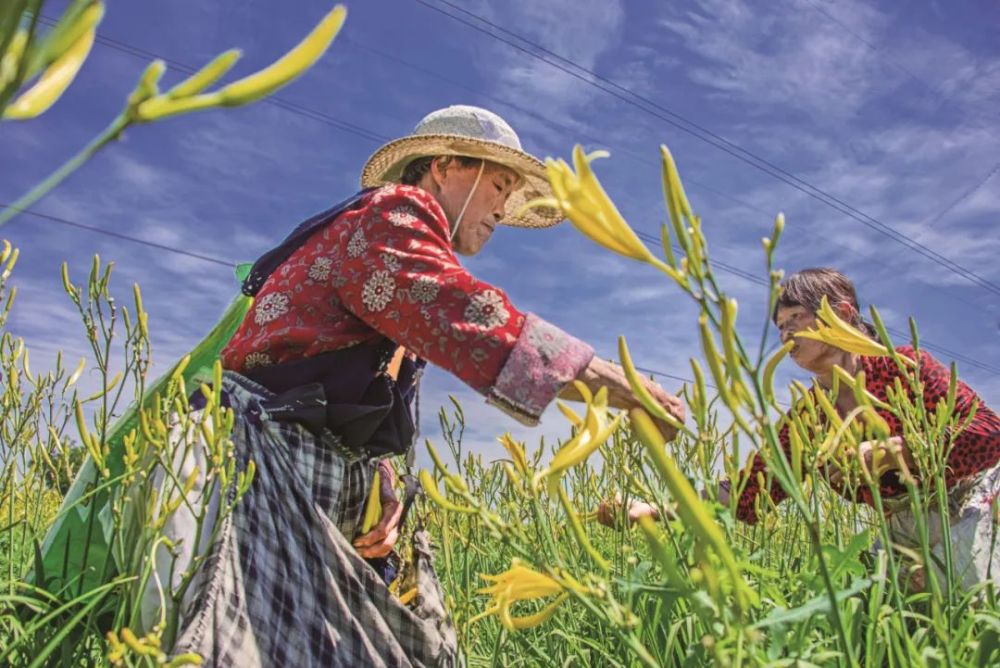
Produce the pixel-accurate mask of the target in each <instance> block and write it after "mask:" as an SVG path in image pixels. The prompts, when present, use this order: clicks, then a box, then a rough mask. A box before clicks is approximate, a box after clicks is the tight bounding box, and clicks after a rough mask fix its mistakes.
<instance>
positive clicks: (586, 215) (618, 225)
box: [522, 144, 655, 262]
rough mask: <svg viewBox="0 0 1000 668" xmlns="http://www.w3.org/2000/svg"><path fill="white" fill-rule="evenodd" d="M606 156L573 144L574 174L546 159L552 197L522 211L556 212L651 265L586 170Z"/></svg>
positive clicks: (614, 248)
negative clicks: (539, 208) (540, 207)
mask: <svg viewBox="0 0 1000 668" xmlns="http://www.w3.org/2000/svg"><path fill="white" fill-rule="evenodd" d="M608 155H609V154H608V152H607V151H594V152H593V153H589V154H587V153H584V152H583V147H581V146H580V145H579V144H577V145H576V146H575V147H573V165H574V167H576V172H575V173H574V171H573V168H572V167H570V166H569V165H568V164H567V163H566V161H565V160H562V159H559V160H553V159H552V158H549V159H547V160H546V161H545V169H546V172H547V174H548V177H549V183H550V184H551V186H552V192H553V193H554V194H555V196H554V197H545V198H541V199H537V200H532V201H531V202H528V203H527V204H526V205H525V206H524V208H525V209H528V208H532V207H536V206H546V207H551V208H556V209H560V210H561V211H562V212H563V214H564V215H565V216H566V217H567V218H569V220H570V222H571V223H573V227H575V228H576V229H578V230H580V232H582V233H583V234H584V235H585V236H587V237H589V238H590V239H592V240H593V241H595V242H597V243H598V244H600V245H602V246H604V247H605V248H607V249H608V250H611V251H614V252H615V253H618V254H619V255H624V256H625V257H630V258H633V259H635V260H640V261H642V262H653V261H655V258H654V257H653V255H652V253H650V252H649V249H648V248H647V247H646V245H645V244H643V243H642V241H640V240H639V237H637V236H636V234H635V232H633V231H632V228H631V227H629V224H628V223H627V222H625V219H624V218H623V217H622V215H621V213H619V211H618V209H617V207H615V204H614V202H612V201H611V198H609V197H608V194H607V193H606V192H605V191H604V188H603V187H602V186H601V182H600V181H598V180H597V176H596V175H595V174H594V171H593V170H592V169H591V168H590V163H591V162H593V161H594V160H597V159H598V158H606V157H608ZM522 210H523V209H522Z"/></svg>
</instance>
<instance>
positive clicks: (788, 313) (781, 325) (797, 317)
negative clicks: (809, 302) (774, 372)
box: [774, 306, 841, 374]
mask: <svg viewBox="0 0 1000 668" xmlns="http://www.w3.org/2000/svg"><path fill="white" fill-rule="evenodd" d="M774 320H775V323H776V324H777V326H778V331H779V332H780V333H781V342H782V343H786V342H787V341H790V340H791V339H792V338H793V337H795V334H796V333H797V332H801V331H802V330H805V329H812V328H814V327H815V326H816V314H815V313H813V312H812V311H810V310H809V309H807V308H805V307H803V306H781V307H778V313H777V316H776V317H775V319H774ZM789 355H790V356H791V358H792V360H794V361H795V363H796V364H798V365H799V366H800V367H802V368H803V369H805V370H806V371H811V372H813V373H815V374H823V373H827V372H829V371H830V370H831V369H832V368H833V365H834V364H836V363H837V362H838V360H839V358H840V356H841V351H839V350H837V349H836V348H834V347H832V346H828V345H826V344H825V343H820V342H819V341H813V340H812V339H799V338H796V339H795V346H794V347H793V348H792V350H791V352H790V353H789Z"/></svg>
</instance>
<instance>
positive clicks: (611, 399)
mask: <svg viewBox="0 0 1000 668" xmlns="http://www.w3.org/2000/svg"><path fill="white" fill-rule="evenodd" d="M576 379H577V380H579V381H580V382H582V383H583V384H584V385H586V386H587V387H588V388H589V389H590V390H591V391H592V392H597V391H598V390H599V389H601V388H602V387H606V388H608V405H609V406H611V407H612V408H618V409H622V410H629V409H631V408H641V407H642V404H641V403H640V402H639V400H638V399H637V398H636V397H635V395H634V394H632V388H631V387H630V386H629V384H628V379H627V378H625V372H624V371H623V370H622V368H621V367H620V366H618V365H617V364H612V363H611V362H607V361H605V360H602V359H600V358H599V357H595V358H594V359H592V360H591V361H590V364H588V365H587V367H586V368H585V369H584V370H583V371H581V372H580V375H578V376H577V377H576ZM642 383H643V385H644V386H645V387H646V390H648V391H649V393H650V394H651V395H652V396H653V399H654V400H655V401H656V402H657V403H658V404H660V405H661V406H663V408H664V409H665V410H666V411H667V412H668V413H670V415H672V416H673V417H674V418H676V419H677V420H678V421H679V422H684V402H682V401H681V400H680V399H678V398H677V397H675V396H674V395H672V394H670V393H669V392H667V391H666V390H664V389H663V388H662V387H660V386H659V385H658V384H657V383H655V382H653V381H652V380H649V379H648V378H642ZM559 396H560V397H562V398H564V399H569V400H571V401H582V400H583V397H581V396H580V393H579V392H578V391H577V389H576V387H575V386H574V385H573V383H569V384H568V385H566V387H564V388H563V390H562V392H560V393H559ZM650 417H652V416H650ZM655 422H656V426H657V427H659V429H660V431H661V432H662V433H663V436H664V437H665V438H666V439H667V440H670V439H672V438H673V437H674V436H675V435H676V434H677V430H676V429H675V428H674V427H673V426H671V425H670V424H668V423H666V422H663V421H662V420H655Z"/></svg>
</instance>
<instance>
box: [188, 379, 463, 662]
mask: <svg viewBox="0 0 1000 668" xmlns="http://www.w3.org/2000/svg"><path fill="white" fill-rule="evenodd" d="M223 385H224V391H225V394H226V395H227V396H228V398H229V402H230V404H231V405H232V408H233V410H234V411H235V412H236V426H235V428H234V429H233V435H232V438H233V441H234V443H235V446H236V454H237V458H238V465H239V466H240V467H245V466H246V463H247V462H248V461H250V460H251V459H252V460H253V461H254V463H255V466H256V474H255V477H254V480H253V483H252V485H251V486H250V489H249V491H248V492H247V493H246V494H245V495H244V496H243V498H242V499H241V500H240V502H239V503H238V504H237V505H236V508H235V510H234V511H233V512H232V513H231V514H230V515H228V516H227V517H226V518H225V519H224V520H223V525H222V526H221V527H220V531H219V533H218V538H217V539H216V542H215V543H214V545H213V546H212V549H211V552H210V556H209V558H208V559H207V560H206V562H205V563H204V565H203V567H202V568H203V570H202V572H201V573H199V577H198V578H197V579H196V581H195V593H194V595H193V596H192V597H191V603H190V605H188V606H186V610H185V611H184V613H183V615H182V624H181V629H180V633H179V636H178V640H177V642H176V643H175V646H174V651H173V653H174V654H181V653H184V652H197V653H198V654H200V655H202V656H203V657H204V659H205V665H212V666H239V667H240V668H244V667H247V666H296V667H303V668H304V667H308V666H350V667H354V666H439V665H444V666H448V665H453V664H454V663H455V662H456V658H455V657H456V655H457V648H456V645H457V639H456V635H455V631H454V629H453V627H452V626H451V624H450V622H449V621H448V619H447V615H446V612H445V609H444V605H443V600H444V596H443V593H442V591H441V588H440V584H439V583H438V581H437V578H436V575H435V574H434V570H433V566H432V558H431V554H430V543H429V540H428V538H427V536H426V534H424V533H423V532H417V534H416V535H415V536H414V543H413V548H414V549H413V552H414V555H415V560H416V564H415V566H416V567H415V569H414V570H415V576H416V579H417V588H418V596H417V605H416V607H415V608H413V609H411V608H409V607H407V606H404V605H402V604H401V603H400V602H399V600H398V599H397V598H396V596H394V595H393V594H392V593H391V592H390V591H389V590H388V588H387V587H386V586H385V585H384V584H383V582H382V580H381V578H380V577H379V575H378V574H377V573H376V572H375V571H374V570H373V569H372V568H371V567H370V566H369V565H368V564H367V563H366V562H365V560H364V559H363V558H362V557H361V556H359V555H358V553H357V552H356V551H355V549H354V547H353V546H352V545H351V538H353V537H354V536H355V535H356V534H357V533H358V531H359V525H360V522H361V518H362V514H363V511H364V505H365V500H366V498H367V495H368V491H369V489H370V486H371V482H372V477H373V473H374V470H375V462H374V461H372V460H363V459H351V458H350V457H349V456H347V455H346V453H344V451H343V449H342V448H340V447H339V444H338V443H337V440H336V437H334V436H333V435H331V434H329V433H327V434H325V435H324V436H323V437H322V438H316V437H315V436H313V435H312V434H310V433H309V432H308V431H306V430H305V429H303V428H302V427H300V426H298V425H295V424H290V423H277V422H273V421H268V420H262V419H261V410H260V401H261V400H263V399H266V398H269V397H270V396H271V395H270V393H268V392H267V390H265V389H264V388H262V387H261V386H259V385H256V384H255V383H253V382H251V381H249V380H247V379H246V378H244V377H243V376H239V375H237V374H233V373H227V374H226V375H225V377H224V380H223Z"/></svg>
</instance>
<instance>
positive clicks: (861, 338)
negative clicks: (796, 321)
mask: <svg viewBox="0 0 1000 668" xmlns="http://www.w3.org/2000/svg"><path fill="white" fill-rule="evenodd" d="M816 315H817V316H818V317H819V320H818V322H817V323H816V329H810V330H806V331H802V332H798V333H796V334H795V336H796V337H798V338H803V339H812V340H814V341H819V342H820V343H825V344H827V345H830V346H833V347H834V348H839V349H840V350H844V351H847V352H849V353H855V354H857V355H867V356H869V357H887V356H888V355H889V351H888V350H887V349H886V347H885V346H883V345H882V344H881V343H879V342H878V341H875V340H873V339H871V338H870V337H868V336H866V335H865V334H864V333H863V332H861V331H860V330H858V329H857V328H855V327H853V326H852V325H850V324H848V323H847V322H845V321H844V320H842V319H841V318H840V316H838V315H837V313H836V312H835V311H834V310H833V308H832V307H831V306H830V302H829V300H827V298H826V296H824V297H823V301H822V302H821V303H820V307H819V312H818V313H817V314H816Z"/></svg>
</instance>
